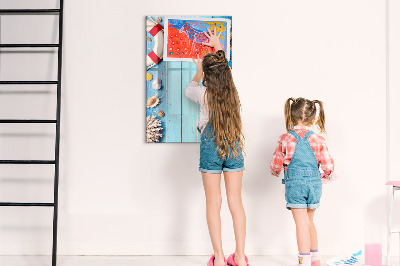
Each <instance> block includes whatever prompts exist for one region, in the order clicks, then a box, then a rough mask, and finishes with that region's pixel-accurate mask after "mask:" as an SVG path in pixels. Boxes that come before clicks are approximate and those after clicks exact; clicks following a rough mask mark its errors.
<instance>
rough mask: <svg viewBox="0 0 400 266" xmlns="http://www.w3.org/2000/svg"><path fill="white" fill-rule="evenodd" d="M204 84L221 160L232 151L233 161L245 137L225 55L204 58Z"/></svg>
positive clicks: (210, 122) (214, 54)
mask: <svg viewBox="0 0 400 266" xmlns="http://www.w3.org/2000/svg"><path fill="white" fill-rule="evenodd" d="M202 66H203V72H204V77H203V84H204V86H206V88H207V90H206V97H205V98H206V100H207V104H208V113H209V124H210V126H211V129H212V133H213V138H214V142H215V144H216V146H217V148H218V152H219V155H220V156H221V158H225V157H226V156H227V155H230V154H229V148H230V149H231V152H232V155H233V156H234V157H236V156H238V155H239V153H240V152H241V151H242V150H243V146H244V145H243V142H244V137H243V134H242V120H241V117H240V100H239V95H238V93H237V90H236V87H235V84H234V83H233V79H232V72H231V69H230V67H229V65H228V60H227V59H226V56H225V52H224V51H222V50H218V51H217V52H215V53H209V54H206V55H205V56H204V57H203V63H202Z"/></svg>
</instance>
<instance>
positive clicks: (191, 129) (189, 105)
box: [181, 62, 199, 142]
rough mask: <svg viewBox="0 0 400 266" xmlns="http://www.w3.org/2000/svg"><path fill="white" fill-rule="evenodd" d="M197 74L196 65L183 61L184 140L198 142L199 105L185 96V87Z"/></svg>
mask: <svg viewBox="0 0 400 266" xmlns="http://www.w3.org/2000/svg"><path fill="white" fill-rule="evenodd" d="M195 74H196V65H195V64H194V63H191V62H182V81H181V82H182V142H198V141H199V136H198V132H197V122H198V118H199V105H198V104H197V103H196V102H194V101H192V100H190V99H189V98H187V97H186V96H185V89H186V87H187V86H188V85H189V83H190V82H191V81H192V79H193V77H194V75H195Z"/></svg>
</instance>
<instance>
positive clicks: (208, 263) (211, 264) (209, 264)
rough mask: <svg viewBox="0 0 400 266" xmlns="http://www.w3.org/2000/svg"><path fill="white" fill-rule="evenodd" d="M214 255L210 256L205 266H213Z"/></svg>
mask: <svg viewBox="0 0 400 266" xmlns="http://www.w3.org/2000/svg"><path fill="white" fill-rule="evenodd" d="M214 260H215V255H214V254H212V255H211V258H210V260H209V261H208V262H207V266H214ZM224 262H225V265H226V259H225V258H224Z"/></svg>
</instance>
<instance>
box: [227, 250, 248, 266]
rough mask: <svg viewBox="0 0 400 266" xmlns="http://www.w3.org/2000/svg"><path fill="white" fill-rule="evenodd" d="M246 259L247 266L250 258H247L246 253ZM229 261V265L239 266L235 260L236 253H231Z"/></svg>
mask: <svg viewBox="0 0 400 266" xmlns="http://www.w3.org/2000/svg"><path fill="white" fill-rule="evenodd" d="M244 259H245V260H246V263H247V266H249V260H248V259H247V256H246V255H245V257H244ZM227 263H228V265H230V266H238V265H237V264H236V262H235V253H233V254H231V255H230V256H229V257H228V260H227Z"/></svg>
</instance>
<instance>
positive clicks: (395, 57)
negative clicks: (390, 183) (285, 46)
mask: <svg viewBox="0 0 400 266" xmlns="http://www.w3.org/2000/svg"><path fill="white" fill-rule="evenodd" d="M389 10H390V12H389V17H388V19H389V28H388V33H389V35H388V36H389V38H388V40H389V42H388V44H389V47H388V48H389V49H388V52H389V64H388V85H389V94H388V103H389V104H388V106H387V111H388V114H389V115H388V121H389V131H388V132H389V136H388V137H389V138H388V139H389V141H388V147H389V149H388V152H389V161H388V169H389V171H388V179H389V180H400V176H399V172H398V169H397V166H398V162H399V160H400V154H399V152H398V151H399V149H400V139H399V134H400V123H399V115H400V105H399V104H398V101H399V99H400V89H399V88H400V76H399V70H400V36H399V34H398V32H399V30H400V18H399V17H398V16H397V14H399V12H400V3H399V1H393V0H390V1H389ZM396 194H397V195H396V197H395V203H394V217H393V227H394V228H399V226H400V215H399V214H400V199H399V193H398V192H397V193H396ZM391 243H392V247H393V249H392V256H399V253H398V250H399V236H398V235H396V234H395V235H393V237H392V241H391Z"/></svg>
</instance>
